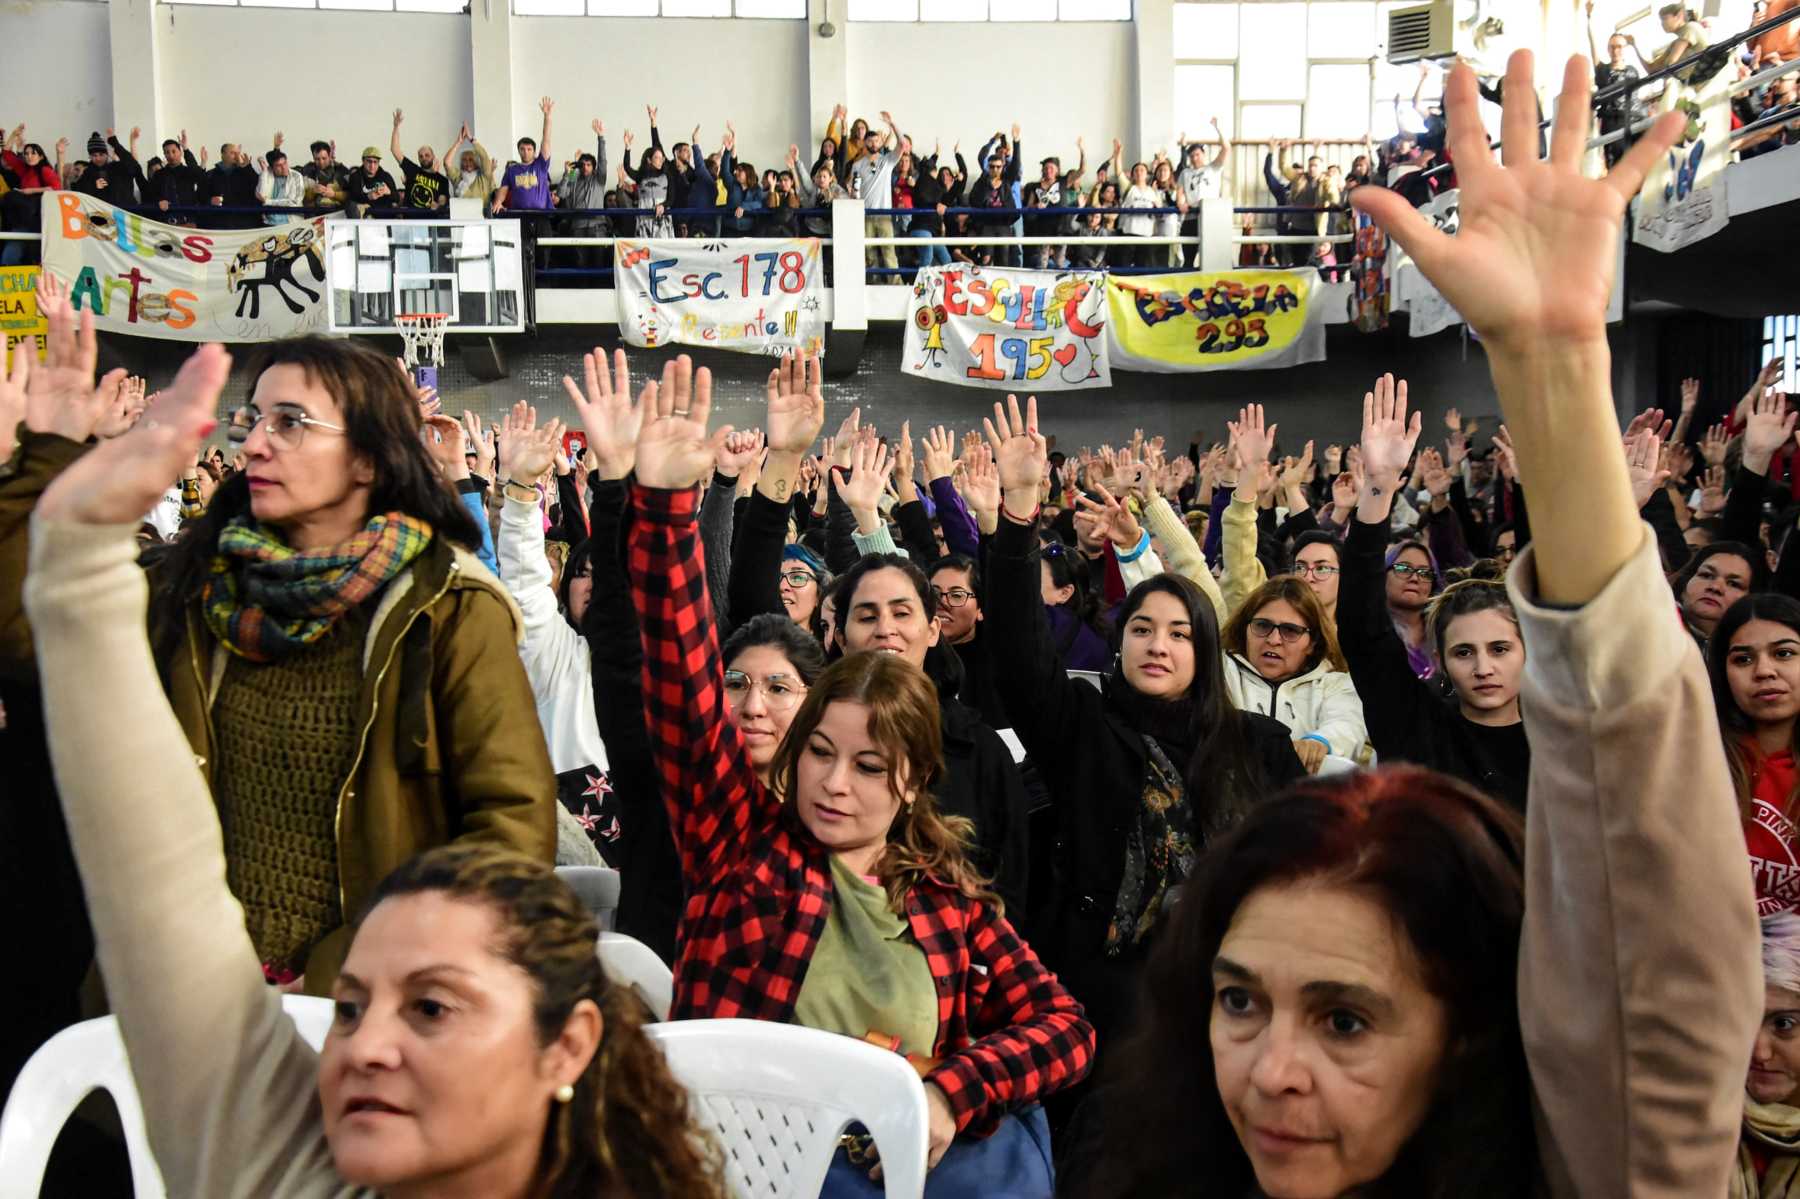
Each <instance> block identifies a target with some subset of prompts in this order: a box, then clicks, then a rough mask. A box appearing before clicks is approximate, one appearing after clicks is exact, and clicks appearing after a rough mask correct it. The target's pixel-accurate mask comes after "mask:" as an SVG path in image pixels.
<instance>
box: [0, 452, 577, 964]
mask: <svg viewBox="0 0 1800 1199" xmlns="http://www.w3.org/2000/svg"><path fill="white" fill-rule="evenodd" d="M20 432H21V441H20V445H19V448H18V450H17V451H16V452H15V454H14V456H13V459H12V461H11V462H9V463H8V464H7V465H6V466H5V467H3V468H0V672H4V673H6V674H8V675H11V676H13V677H29V676H30V675H31V674H32V673H33V672H34V671H35V655H34V651H33V648H32V642H31V630H30V627H29V624H28V622H27V621H26V618H25V612H24V607H23V603H22V596H23V592H24V579H25V563H26V557H27V553H28V536H29V533H28V528H29V521H30V517H31V510H32V508H33V507H34V506H35V505H36V503H37V499H38V497H39V496H40V495H42V494H43V492H44V489H45V488H46V487H48V486H49V484H50V481H51V480H52V479H54V478H55V477H56V475H57V474H59V473H60V472H61V471H62V470H63V469H64V468H65V467H67V466H68V464H69V463H71V462H73V461H74V460H75V459H76V458H78V457H80V455H81V454H82V453H83V452H84V451H85V448H86V447H84V446H80V445H77V444H75V443H74V442H71V441H68V440H66V439H64V438H60V437H55V436H51V435H44V434H34V433H28V432H26V431H25V430H24V429H23V428H21V430H20ZM149 581H150V586H151V592H152V598H151V603H152V604H153V605H154V604H156V603H159V602H162V603H166V602H168V599H169V597H168V596H167V595H166V594H165V593H162V592H160V591H159V589H158V586H157V584H158V579H157V576H156V572H155V570H154V569H152V570H151V571H150V580H149ZM187 630H188V632H187V636H186V637H185V638H184V639H183V640H182V642H181V647H180V650H179V651H178V652H177V653H176V654H175V656H174V658H173V660H168V661H160V662H158V663H157V667H158V670H159V672H160V673H161V675H162V677H163V679H164V681H165V686H166V687H167V690H168V695H169V703H170V706H171V707H172V708H173V709H174V710H175V717H176V719H177V720H178V721H179V722H180V723H181V727H182V729H183V731H184V732H185V733H186V734H187V738H188V742H189V744H190V745H191V746H192V749H193V753H194V756H195V758H196V760H197V761H198V762H199V764H200V765H201V767H202V769H203V770H206V771H207V772H208V774H209V776H210V763H211V759H212V756H213V753H212V719H211V712H212V704H213V701H214V699H215V698H216V696H217V691H218V685H219V680H220V679H222V678H223V677H224V673H225V663H226V658H227V654H228V652H229V651H227V650H226V649H225V647H224V646H223V645H222V644H221V643H220V642H219V640H218V639H217V638H216V637H215V636H213V634H212V632H211V630H210V629H209V628H207V626H206V623H205V621H204V620H203V619H202V618H201V616H200V612H199V609H198V606H197V605H194V606H190V608H189V611H188V614H187ZM523 636H524V622H523V620H522V619H521V618H520V615H519V610H518V606H517V605H516V604H514V602H513V601H512V598H511V597H510V596H508V595H507V593H506V590H505V588H504V587H502V586H501V585H500V583H499V581H498V580H496V579H495V578H494V577H493V575H492V574H490V573H489V572H488V570H487V568H486V567H484V566H482V565H481V563H480V562H479V561H478V560H477V559H476V558H475V556H474V555H472V554H469V553H467V552H466V551H464V550H462V549H461V548H459V547H457V546H455V545H453V544H452V543H451V542H449V541H448V540H446V539H445V538H442V537H437V538H434V539H433V540H432V542H431V544H430V545H429V546H428V547H427V548H426V550H425V552H424V553H422V554H421V555H420V556H419V557H418V558H417V559H416V560H415V561H414V562H413V564H412V565H411V566H410V567H409V568H408V569H407V571H406V572H405V573H404V574H403V575H401V576H400V577H399V578H397V579H396V580H394V581H393V582H392V583H390V584H389V585H388V586H387V588H386V589H385V590H384V591H383V593H382V595H381V597H380V599H379V601H378V602H377V604H376V608H375V611H374V613H373V615H372V618H371V620H370V623H369V633H368V637H367V640H366V642H365V643H364V646H363V686H362V690H361V694H360V696H359V698H358V700H357V717H356V726H357V728H358V729H359V730H360V732H359V739H358V744H357V749H356V755H355V758H354V761H353V765H352V766H351V769H350V774H349V777H348V778H347V779H345V781H344V783H343V785H342V788H341V789H340V791H339V794H338V805H337V851H338V884H339V899H340V901H341V903H342V908H343V912H344V914H345V917H346V919H349V920H356V919H358V918H359V917H360V916H361V914H362V911H363V909H364V908H365V906H366V905H367V903H368V900H369V897H370V895H371V894H372V893H373V892H374V890H375V887H376V885H377V884H378V883H380V881H381V880H382V879H383V878H385V877H386V876H387V875H388V873H389V872H390V871H392V870H393V869H394V868H395V867H397V866H399V865H400V864H401V863H403V862H405V861H406V860H407V859H409V858H411V857H413V856H414V855H415V854H418V853H420V852H422V851H424V850H427V849H432V848H434V847H436V846H439V845H444V844H446V843H448V842H451V841H458V840H465V839H466V840H469V841H476V842H482V843H486V844H492V845H500V846H505V847H507V848H511V849H516V850H518V851H520V852H522V853H525V854H527V855H529V856H531V857H533V858H536V859H538V860H540V861H542V862H544V863H546V864H549V863H551V862H552V861H553V860H554V854H555V849H556V807H557V800H556V779H555V776H554V774H552V772H551V769H550V756H549V753H548V751H547V750H546V749H545V747H544V736H543V732H542V730H541V729H540V727H539V725H538V719H537V708H536V705H535V703H534V702H533V700H532V692H531V684H530V682H529V681H528V680H527V679H526V677H525V668H524V665H523V664H522V662H521V661H520V658H519V650H518V647H519V644H520V642H521V639H522V638H523ZM95 683H96V685H104V680H100V679H97V680H95ZM349 938H350V933H349V930H348V929H347V928H342V929H339V930H337V931H336V932H334V933H332V934H331V935H329V936H327V937H326V938H325V939H324V940H322V941H321V942H320V943H319V944H318V945H317V946H315V947H314V949H313V951H312V953H311V955H310V956H309V957H308V959H307V963H306V989H307V990H308V991H309V992H311V993H313V994H324V993H326V991H328V990H329V988H330V986H331V983H332V981H333V980H334V979H335V978H336V977H337V973H338V970H339V969H340V968H341V967H342V965H343V961H344V955H345V953H346V952H347V951H348V949H349Z"/></svg>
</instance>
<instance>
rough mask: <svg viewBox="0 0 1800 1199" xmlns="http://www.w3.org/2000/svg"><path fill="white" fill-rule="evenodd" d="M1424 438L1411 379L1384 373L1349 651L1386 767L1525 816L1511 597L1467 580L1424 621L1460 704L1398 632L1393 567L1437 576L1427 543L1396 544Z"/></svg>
mask: <svg viewBox="0 0 1800 1199" xmlns="http://www.w3.org/2000/svg"><path fill="white" fill-rule="evenodd" d="M1418 436H1419V415H1418V413H1417V412H1415V413H1413V415H1412V423H1411V424H1410V426H1409V425H1408V423H1407V411H1406V384H1405V382H1404V381H1402V382H1401V383H1400V384H1399V385H1398V386H1397V387H1396V385H1395V383H1394V378H1393V376H1392V375H1383V376H1382V377H1381V378H1380V379H1379V380H1377V381H1376V384H1375V390H1374V391H1373V392H1372V393H1370V394H1369V395H1368V396H1367V397H1366V398H1365V399H1364V401H1363V435H1362V438H1363V439H1362V455H1363V472H1364V480H1363V487H1362V491H1361V494H1360V495H1359V496H1358V497H1357V501H1356V516H1355V518H1354V519H1353V520H1352V521H1351V522H1350V533H1349V536H1348V537H1346V538H1345V539H1344V567H1343V574H1342V575H1341V576H1340V579H1339V585H1338V629H1337V635H1338V644H1339V645H1340V646H1342V648H1343V651H1344V658H1345V660H1346V661H1347V662H1348V663H1349V664H1350V677H1351V679H1352V680H1354V681H1355V683H1356V693H1357V695H1359V696H1361V697H1362V706H1363V717H1364V719H1365V720H1366V721H1367V722H1368V726H1369V743H1370V744H1371V745H1373V746H1374V747H1375V752H1376V754H1377V755H1378V756H1379V758H1380V760H1381V761H1383V762H1389V761H1399V760H1404V761H1408V762H1417V763H1418V764H1419V765H1421V766H1430V767H1431V768H1433V769H1434V770H1441V771H1443V772H1444V773H1445V774H1448V775H1451V776H1452V777H1455V778H1459V779H1462V780H1463V781H1465V782H1468V783H1472V784H1474V785H1475V786H1477V787H1480V788H1481V789H1482V790H1484V791H1486V792H1488V793H1489V794H1491V795H1493V796H1495V797H1497V798H1499V799H1503V800H1505V801H1506V802H1507V803H1509V804H1511V805H1512V806H1513V807H1514V808H1517V809H1519V810H1523V808H1524V804H1525V786H1526V781H1527V778H1528V777H1529V775H1530V771H1531V745H1530V742H1529V741H1527V739H1526V736H1525V725H1524V724H1523V722H1522V720H1521V718H1520V711H1519V683H1520V680H1521V679H1522V678H1523V677H1524V672H1525V643H1524V642H1523V641H1522V640H1521V639H1520V637H1519V619H1518V616H1517V615H1516V614H1515V612H1514V611H1513V606H1512V602H1511V600H1510V599H1508V598H1507V594H1506V588H1505V587H1504V586H1502V585H1500V584H1499V583H1489V582H1482V581H1478V580H1469V581H1466V582H1462V583H1458V584H1456V585H1454V586H1452V587H1451V588H1450V589H1449V590H1447V591H1445V592H1444V593H1443V594H1442V595H1440V596H1439V597H1438V598H1437V600H1436V601H1434V602H1433V603H1432V604H1431V606H1430V607H1429V608H1428V609H1427V610H1426V611H1425V612H1424V613H1423V614H1422V616H1421V628H1422V631H1423V635H1424V637H1425V646H1426V647H1427V652H1428V653H1429V652H1432V651H1435V660H1436V663H1437V664H1439V665H1441V667H1442V669H1443V672H1444V674H1445V676H1446V677H1447V678H1448V679H1449V681H1450V684H1451V687H1452V688H1453V689H1454V691H1455V694H1456V702H1455V705H1454V706H1453V707H1452V706H1446V705H1445V704H1444V702H1443V701H1442V700H1441V699H1439V698H1438V692H1437V689H1436V687H1435V686H1433V685H1432V684H1430V683H1427V682H1425V681H1423V680H1422V679H1421V678H1420V677H1419V673H1418V670H1417V669H1416V667H1415V665H1414V662H1413V658H1412V655H1411V652H1410V651H1409V649H1408V647H1407V645H1406V643H1405V642H1403V641H1402V640H1401V639H1400V634H1399V632H1398V631H1397V630H1396V628H1395V625H1394V619H1393V616H1392V613H1391V609H1390V605H1391V604H1392V602H1393V593H1394V587H1393V583H1392V581H1391V580H1392V575H1393V568H1394V567H1395V566H1397V565H1403V564H1408V563H1411V564H1413V565H1415V566H1416V567H1417V568H1418V571H1419V573H1415V574H1414V575H1412V576H1411V577H1412V578H1413V579H1426V578H1429V575H1427V574H1425V573H1423V572H1427V571H1429V570H1430V569H1431V567H1430V565H1429V558H1428V556H1427V554H1426V552H1425V550H1424V547H1423V546H1422V545H1421V544H1420V543H1418V542H1406V543H1404V547H1403V548H1401V549H1398V550H1395V549H1390V548H1389V547H1388V543H1387V530H1388V516H1389V514H1390V512H1391V511H1392V507H1393V500H1394V496H1395V495H1396V494H1398V491H1399V487H1400V481H1401V479H1402V478H1404V475H1403V474H1402V471H1403V470H1404V468H1405V466H1406V463H1407V461H1408V460H1409V459H1410V458H1411V456H1412V450H1413V444H1414V443H1415V442H1416V441H1417V440H1418Z"/></svg>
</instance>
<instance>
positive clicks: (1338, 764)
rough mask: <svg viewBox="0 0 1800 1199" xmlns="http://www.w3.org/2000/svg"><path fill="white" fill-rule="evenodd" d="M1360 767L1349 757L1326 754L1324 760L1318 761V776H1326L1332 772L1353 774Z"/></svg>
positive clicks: (1332, 773)
mask: <svg viewBox="0 0 1800 1199" xmlns="http://www.w3.org/2000/svg"><path fill="white" fill-rule="evenodd" d="M1360 769H1362V768H1361V767H1360V766H1358V765H1357V764H1356V763H1355V762H1352V761H1351V760H1350V759H1349V758H1340V757H1338V756H1337V755H1336V754H1326V755H1325V760H1324V761H1323V762H1320V763H1319V777H1320V778H1327V777H1329V776H1331V775H1334V774H1355V773H1356V772H1357V771H1358V770H1360Z"/></svg>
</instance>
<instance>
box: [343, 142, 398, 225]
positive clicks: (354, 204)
mask: <svg viewBox="0 0 1800 1199" xmlns="http://www.w3.org/2000/svg"><path fill="white" fill-rule="evenodd" d="M399 191H400V188H399V185H398V184H396V183H395V182H394V177H393V176H392V175H390V174H388V173H387V171H386V170H384V169H383V168H382V165H381V147H379V146H364V147H363V152H362V170H360V171H351V172H350V178H349V179H348V180H347V181H345V183H344V204H345V207H346V208H348V209H349V212H350V215H351V216H358V217H360V216H365V215H367V213H368V210H369V209H370V208H375V207H380V208H392V207H394V206H395V205H397V204H398V203H399V200H397V199H396V198H395V197H396V196H397V195H398V193H399Z"/></svg>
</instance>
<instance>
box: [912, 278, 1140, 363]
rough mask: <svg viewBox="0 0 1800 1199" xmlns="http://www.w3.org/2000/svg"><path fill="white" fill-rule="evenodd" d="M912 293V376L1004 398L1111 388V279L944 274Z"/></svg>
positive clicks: (919, 281)
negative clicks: (1009, 393) (1015, 393)
mask: <svg viewBox="0 0 1800 1199" xmlns="http://www.w3.org/2000/svg"><path fill="white" fill-rule="evenodd" d="M912 290H913V295H912V307H911V308H910V309H909V310H908V312H907V320H906V345H905V348H904V350H903V351H902V354H903V356H902V358H901V361H900V369H901V371H902V372H904V373H905V374H909V375H917V376H919V377H920V378H922V379H935V380H937V381H938V382H940V383H956V384H959V385H961V386H963V387H995V388H999V389H1001V390H1003V391H1004V390H1009V389H1018V390H1027V389H1029V390H1031V391H1070V390H1074V389H1076V388H1084V387H1110V386H1111V385H1112V367H1111V365H1110V363H1109V361H1108V358H1107V352H1106V278H1105V276H1104V275H1101V274H1097V273H1086V272H1080V271H1031V270H1010V269H1007V268H1004V267H990V268H982V267H945V266H938V267H926V268H924V269H922V270H920V271H919V275H918V278H917V280H916V281H915V282H914V283H913V289H912Z"/></svg>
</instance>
